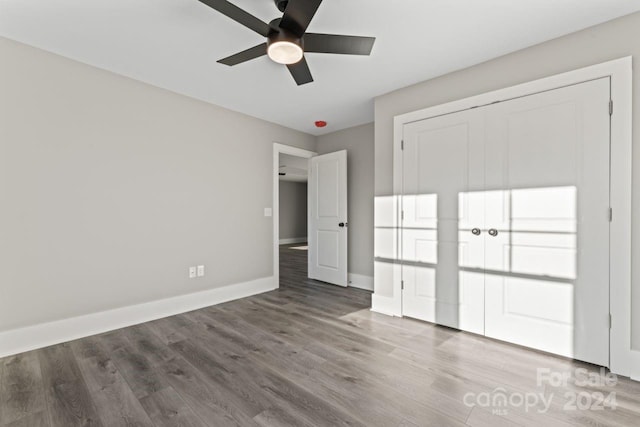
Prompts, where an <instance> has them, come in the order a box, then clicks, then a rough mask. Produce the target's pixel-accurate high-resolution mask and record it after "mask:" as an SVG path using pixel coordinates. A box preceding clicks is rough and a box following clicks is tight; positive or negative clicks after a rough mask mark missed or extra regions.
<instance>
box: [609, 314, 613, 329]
mask: <svg viewBox="0 0 640 427" xmlns="http://www.w3.org/2000/svg"><path fill="white" fill-rule="evenodd" d="M612 325H613V318H612V317H611V313H609V329H611V326H612Z"/></svg>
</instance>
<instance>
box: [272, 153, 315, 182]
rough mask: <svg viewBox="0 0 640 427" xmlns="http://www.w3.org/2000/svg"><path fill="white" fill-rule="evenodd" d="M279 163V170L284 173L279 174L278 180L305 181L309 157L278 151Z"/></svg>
mask: <svg viewBox="0 0 640 427" xmlns="http://www.w3.org/2000/svg"><path fill="white" fill-rule="evenodd" d="M279 164H280V167H279V172H284V173H286V175H284V176H282V175H281V176H280V178H279V179H280V181H291V182H307V180H308V176H307V175H308V171H309V159H305V158H304V157H297V156H291V155H289V154H282V153H280V158H279Z"/></svg>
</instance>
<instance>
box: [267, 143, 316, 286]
mask: <svg viewBox="0 0 640 427" xmlns="http://www.w3.org/2000/svg"><path fill="white" fill-rule="evenodd" d="M280 154H289V155H291V156H296V157H303V158H305V159H310V158H311V157H315V156H317V155H318V153H316V152H315V151H309V150H304V149H302V148H298V147H292V146H290V145H285V144H280V143H278V142H274V143H273V168H272V172H271V173H272V174H273V199H272V202H271V203H272V205H271V206H272V208H271V209H272V217H273V280H274V289H278V288H279V287H280V175H278V171H279V169H280ZM308 178H309V173H308V172H307V182H308ZM308 238H309V237H308V236H307V240H308Z"/></svg>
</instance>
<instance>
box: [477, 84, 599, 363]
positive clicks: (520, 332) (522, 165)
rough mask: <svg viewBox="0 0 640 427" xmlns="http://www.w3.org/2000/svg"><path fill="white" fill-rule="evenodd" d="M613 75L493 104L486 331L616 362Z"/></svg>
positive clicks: (489, 134)
mask: <svg viewBox="0 0 640 427" xmlns="http://www.w3.org/2000/svg"><path fill="white" fill-rule="evenodd" d="M609 87H610V84H609V78H603V79H599V80H595V81H591V82H587V83H582V84H579V85H574V86H570V87H566V88H562V89H557V90H554V91H549V92H544V93H540V94H536V95H532V96H527V97H523V98H519V99H516V100H512V101H508V102H504V103H500V104H495V105H492V106H490V107H487V108H486V120H487V121H486V123H487V125H486V135H487V138H486V153H487V157H486V186H487V194H488V195H489V194H490V195H491V196H490V197H489V196H487V198H486V209H485V212H486V218H485V223H486V227H487V228H488V229H490V230H492V233H491V234H492V235H488V237H487V238H486V240H485V242H486V243H485V245H486V246H485V248H486V249H485V269H486V273H487V274H486V279H485V286H486V295H485V301H486V307H485V313H486V320H485V322H486V331H485V332H486V335H487V336H490V337H493V338H498V339H501V340H505V341H509V342H513V343H517V344H521V345H525V346H527V347H533V348H537V349H540V350H544V351H549V352H552V353H556V354H561V355H564V356H568V357H573V358H576V359H580V360H584V361H587V362H591V363H595V364H598V365H603V366H608V364H609V118H610V116H609V108H608V107H609V98H610V89H609Z"/></svg>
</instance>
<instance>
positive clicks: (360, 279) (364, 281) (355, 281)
mask: <svg viewBox="0 0 640 427" xmlns="http://www.w3.org/2000/svg"><path fill="white" fill-rule="evenodd" d="M349 287H351V288H358V289H364V290H367V291H371V292H373V276H365V275H363V274H352V273H349Z"/></svg>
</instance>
